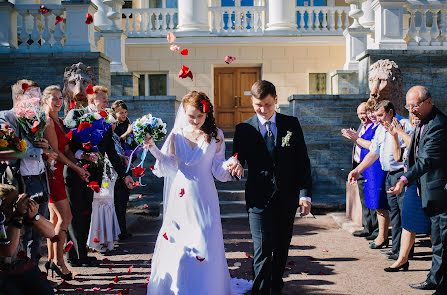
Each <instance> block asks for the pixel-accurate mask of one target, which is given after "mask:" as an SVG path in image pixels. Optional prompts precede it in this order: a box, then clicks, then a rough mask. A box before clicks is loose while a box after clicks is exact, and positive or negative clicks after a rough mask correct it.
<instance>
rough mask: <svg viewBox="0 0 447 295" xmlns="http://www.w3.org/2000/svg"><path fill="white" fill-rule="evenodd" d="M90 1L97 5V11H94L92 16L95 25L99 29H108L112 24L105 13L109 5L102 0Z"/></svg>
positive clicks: (107, 11)
mask: <svg viewBox="0 0 447 295" xmlns="http://www.w3.org/2000/svg"><path fill="white" fill-rule="evenodd" d="M91 1H92V2H93V3H94V4H95V5H96V6H97V7H98V11H96V13H95V15H94V16H93V22H94V24H95V26H97V27H98V28H100V29H101V30H106V29H109V28H110V26H111V25H112V22H111V21H110V20H109V18H108V17H107V14H108V13H109V12H110V7H109V6H108V5H106V4H105V3H104V0H91Z"/></svg>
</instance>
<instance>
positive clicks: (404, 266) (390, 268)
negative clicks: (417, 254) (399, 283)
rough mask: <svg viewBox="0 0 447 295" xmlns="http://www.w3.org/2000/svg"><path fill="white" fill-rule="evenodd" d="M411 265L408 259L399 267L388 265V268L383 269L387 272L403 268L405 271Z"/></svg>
mask: <svg viewBox="0 0 447 295" xmlns="http://www.w3.org/2000/svg"><path fill="white" fill-rule="evenodd" d="M409 267H410V263H409V262H408V261H407V262H405V263H404V264H402V265H401V266H399V267H387V268H384V269H383V270H384V271H386V272H398V271H400V270H401V269H402V270H403V271H407V270H408V268H409Z"/></svg>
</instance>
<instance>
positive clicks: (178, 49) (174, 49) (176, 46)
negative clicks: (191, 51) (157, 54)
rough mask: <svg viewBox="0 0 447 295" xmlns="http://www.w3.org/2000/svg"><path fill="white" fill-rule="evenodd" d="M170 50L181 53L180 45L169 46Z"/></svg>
mask: <svg viewBox="0 0 447 295" xmlns="http://www.w3.org/2000/svg"><path fill="white" fill-rule="evenodd" d="M169 49H170V50H171V51H174V52H175V51H180V47H179V46H178V45H175V44H172V45H171V46H169Z"/></svg>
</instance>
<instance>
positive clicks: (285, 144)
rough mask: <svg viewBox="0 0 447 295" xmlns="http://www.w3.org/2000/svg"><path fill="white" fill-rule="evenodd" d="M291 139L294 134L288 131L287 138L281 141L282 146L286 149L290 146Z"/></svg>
mask: <svg viewBox="0 0 447 295" xmlns="http://www.w3.org/2000/svg"><path fill="white" fill-rule="evenodd" d="M290 137H292V132H291V131H287V134H286V136H284V137H283V138H282V140H281V146H282V147H285V146H290V143H289V141H290Z"/></svg>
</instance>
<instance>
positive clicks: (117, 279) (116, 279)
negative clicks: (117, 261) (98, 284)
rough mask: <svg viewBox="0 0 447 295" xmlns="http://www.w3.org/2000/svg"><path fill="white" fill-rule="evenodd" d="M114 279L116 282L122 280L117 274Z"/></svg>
mask: <svg viewBox="0 0 447 295" xmlns="http://www.w3.org/2000/svg"><path fill="white" fill-rule="evenodd" d="M113 281H114V282H115V284H116V283H118V282H119V281H120V278H119V277H118V276H115V278H114V279H113Z"/></svg>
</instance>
